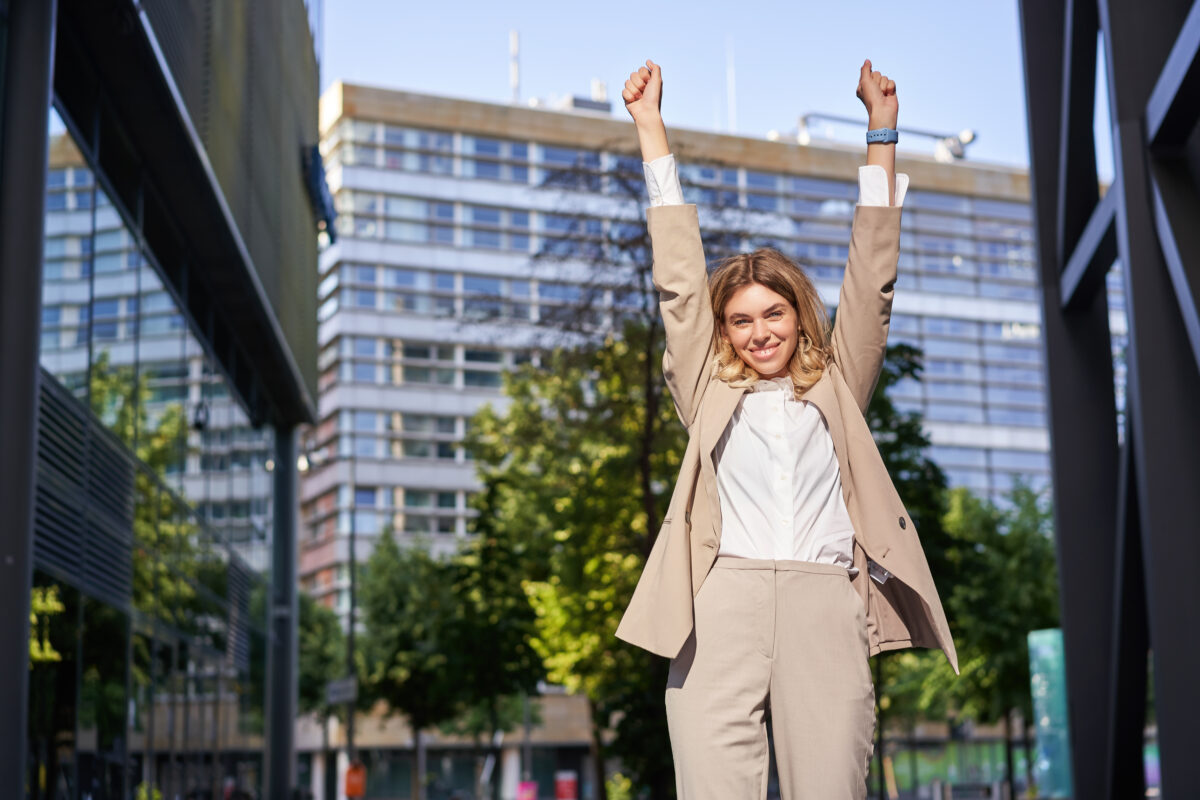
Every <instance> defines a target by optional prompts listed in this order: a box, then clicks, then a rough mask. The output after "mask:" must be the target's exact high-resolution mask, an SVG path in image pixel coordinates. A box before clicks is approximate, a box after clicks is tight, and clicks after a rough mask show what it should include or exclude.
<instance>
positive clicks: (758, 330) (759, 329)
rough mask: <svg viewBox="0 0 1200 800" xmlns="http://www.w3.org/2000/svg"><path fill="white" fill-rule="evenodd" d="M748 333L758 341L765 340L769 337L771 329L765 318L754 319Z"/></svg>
mask: <svg viewBox="0 0 1200 800" xmlns="http://www.w3.org/2000/svg"><path fill="white" fill-rule="evenodd" d="M750 335H751V336H753V337H754V340H755V341H758V342H765V341H766V340H767V339H769V338H771V329H770V328H769V327H768V326H767V321H766V320H765V319H756V320H755V321H754V328H753V329H752V330H751V333H750Z"/></svg>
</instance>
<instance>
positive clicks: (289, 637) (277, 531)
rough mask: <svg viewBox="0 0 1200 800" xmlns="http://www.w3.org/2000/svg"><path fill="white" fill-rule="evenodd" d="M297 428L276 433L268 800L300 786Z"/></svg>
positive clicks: (284, 797)
mask: <svg viewBox="0 0 1200 800" xmlns="http://www.w3.org/2000/svg"><path fill="white" fill-rule="evenodd" d="M296 440H297V434H296V429H295V428H276V430H275V468H274V477H275V494H274V497H273V502H274V512H275V516H274V525H273V527H272V533H271V619H270V634H269V636H270V638H269V641H270V652H269V653H268V656H267V664H268V668H269V673H268V676H269V677H268V681H267V686H268V699H267V748H266V750H267V752H266V761H267V764H266V766H267V776H266V777H267V784H266V785H267V790H266V792H265V793H264V794H265V796H266V797H267V798H268V800H291V796H292V789H293V788H294V787H295V783H296V747H295V721H296V704H297V696H298V692H297V689H298V683H297V681H298V669H299V637H298V634H297V630H296V626H297V625H298V624H299V619H300V609H299V597H298V596H297V594H296V591H297V588H296V587H297V574H296V558H297V557H296V502H297V497H298V493H297V491H296V483H297V479H298V476H297V467H296V455H297V453H296Z"/></svg>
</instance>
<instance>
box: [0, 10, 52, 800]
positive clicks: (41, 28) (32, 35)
mask: <svg viewBox="0 0 1200 800" xmlns="http://www.w3.org/2000/svg"><path fill="white" fill-rule="evenodd" d="M4 11H5V12H6V15H7V19H6V20H4V21H0V30H2V32H3V35H4V36H5V41H3V42H0V56H2V57H3V64H2V65H0V75H2V76H3V81H4V82H3V85H0V209H2V210H3V211H2V213H0V454H2V457H3V460H2V462H0V463H2V464H3V466H2V467H0V509H3V510H4V525H3V526H0V608H2V609H4V611H3V613H0V642H3V644H4V649H3V652H2V653H0V686H3V687H4V690H3V691H0V753H2V754H3V755H0V797H24V796H25V789H26V783H27V781H26V777H27V776H26V774H25V770H26V769H27V764H26V760H25V759H26V748H27V746H28V742H27V741H26V722H27V720H28V708H27V704H28V700H29V696H28V695H29V611H30V601H29V593H30V586H31V583H32V578H33V504H34V476H35V469H34V465H35V464H36V463H37V462H36V458H37V434H36V431H37V421H38V381H39V372H38V341H39V339H40V328H41V308H42V249H43V246H44V243H43V241H42V237H43V233H44V230H45V205H46V188H45V187H46V167H47V156H48V146H47V142H46V118H47V115H48V114H49V112H50V96H51V84H52V79H53V64H54V25H55V17H56V13H57V3H56V2H55V0H12V1H11V2H10V3H8V4H6V7H5V8H4Z"/></svg>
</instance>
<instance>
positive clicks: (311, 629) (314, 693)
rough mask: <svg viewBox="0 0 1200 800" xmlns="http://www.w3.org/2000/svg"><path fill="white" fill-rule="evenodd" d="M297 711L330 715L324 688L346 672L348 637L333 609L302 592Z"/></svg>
mask: <svg viewBox="0 0 1200 800" xmlns="http://www.w3.org/2000/svg"><path fill="white" fill-rule="evenodd" d="M299 600H300V619H299V622H298V623H297V627H298V631H297V634H298V636H299V658H300V662H299V665H298V672H299V675H298V684H299V686H298V694H299V697H298V698H297V709H298V710H299V711H300V713H302V714H307V713H314V712H315V713H317V714H320V715H322V716H328V714H329V713H330V711H331V709H330V708H329V706H328V704H327V703H326V702H325V685H326V684H327V683H329V682H330V681H332V680H336V679H337V678H340V677H341V676H343V675H344V674H345V672H346V637H345V634H344V633H343V632H342V625H341V622H339V620H338V616H337V614H336V613H334V611H333V610H332V609H329V608H326V607H325V606H323V605H321V604H320V603H318V602H317V601H316V600H314V599H313V597H312V596H311V595H309V594H308V593H306V592H300V598H299Z"/></svg>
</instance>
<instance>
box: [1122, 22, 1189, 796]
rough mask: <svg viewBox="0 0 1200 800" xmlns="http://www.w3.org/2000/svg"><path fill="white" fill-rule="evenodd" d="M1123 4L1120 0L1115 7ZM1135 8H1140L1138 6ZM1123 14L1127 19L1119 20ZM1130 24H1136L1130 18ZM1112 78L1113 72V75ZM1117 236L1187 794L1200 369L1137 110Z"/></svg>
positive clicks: (1156, 591) (1150, 564)
mask: <svg viewBox="0 0 1200 800" xmlns="http://www.w3.org/2000/svg"><path fill="white" fill-rule="evenodd" d="M1123 10H1128V9H1123ZM1139 13H1140V12H1139ZM1120 22H1127V20H1120ZM1133 30H1135V31H1136V27H1134V28H1133ZM1129 34H1130V27H1129V26H1128V24H1126V25H1122V24H1114V25H1113V26H1112V27H1111V28H1109V29H1108V30H1107V31H1106V35H1111V36H1112V37H1113V39H1114V42H1113V44H1112V46H1113V47H1114V48H1116V49H1121V48H1128V49H1130V50H1137V51H1140V50H1143V49H1148V48H1150V47H1152V46H1153V42H1152V41H1151V42H1147V41H1145V40H1141V39H1138V38H1134V37H1133V36H1130V37H1129V38H1128V39H1125V38H1124V37H1125V36H1129ZM1116 80H1117V81H1118V82H1119V81H1120V75H1118V76H1117V77H1116ZM1114 127H1115V135H1114V136H1113V142H1114V149H1115V155H1116V171H1117V180H1118V182H1119V183H1120V185H1121V191H1122V195H1123V198H1122V202H1121V203H1119V204H1118V206H1117V246H1118V249H1119V252H1120V258H1121V260H1122V262H1123V263H1124V264H1125V265H1126V269H1125V271H1124V274H1125V302H1126V310H1127V313H1128V315H1129V346H1128V348H1127V350H1126V366H1127V375H1128V388H1127V392H1126V396H1127V398H1128V407H1127V410H1126V413H1127V414H1128V416H1129V418H1130V420H1131V423H1132V426H1133V436H1132V437H1131V441H1132V443H1133V452H1134V466H1135V469H1136V476H1137V481H1136V485H1137V493H1138V509H1139V515H1140V529H1141V533H1142V536H1141V541H1142V558H1143V562H1144V566H1145V584H1146V605H1147V610H1148V612H1149V613H1148V616H1149V628H1150V641H1151V644H1152V647H1153V650H1154V687H1155V701H1156V719H1157V723H1158V747H1159V757H1160V765H1161V774H1162V786H1161V788H1162V795H1163V796H1164V797H1181V796H1187V795H1188V794H1189V792H1190V790H1191V788H1192V786H1193V777H1194V776H1193V774H1192V773H1193V771H1194V762H1195V754H1196V752H1197V751H1200V729H1197V727H1196V725H1195V715H1196V712H1197V710H1200V682H1198V681H1197V680H1196V676H1197V675H1200V640H1198V639H1197V638H1196V637H1194V636H1191V635H1181V634H1180V629H1181V625H1184V624H1186V621H1187V620H1188V619H1189V618H1190V617H1191V616H1192V614H1193V613H1194V610H1195V609H1197V608H1200V581H1197V580H1196V576H1195V565H1196V564H1198V563H1200V536H1196V535H1195V531H1196V529H1197V524H1198V523H1197V521H1198V520H1200V491H1197V485H1198V482H1197V478H1198V477H1200V447H1196V446H1195V444H1196V443H1197V442H1200V415H1197V414H1196V398H1197V397H1200V372H1197V370H1196V361H1195V358H1194V357H1193V355H1192V352H1191V349H1190V348H1189V347H1188V344H1187V335H1186V332H1185V330H1184V326H1183V322H1182V320H1181V317H1180V315H1179V313H1178V309H1179V306H1178V299H1177V298H1176V296H1175V291H1174V289H1173V287H1172V286H1171V283H1170V278H1169V276H1168V274H1167V270H1166V266H1165V264H1164V263H1163V259H1162V254H1161V251H1160V250H1159V244H1158V238H1157V235H1156V233H1157V232H1156V229H1155V225H1154V219H1153V215H1152V213H1151V200H1150V197H1149V186H1148V184H1149V178H1148V175H1147V174H1146V145H1147V142H1146V140H1145V138H1144V128H1143V127H1142V121H1141V120H1140V119H1133V120H1128V121H1125V122H1121V123H1120V124H1118V125H1116V126H1114Z"/></svg>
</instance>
